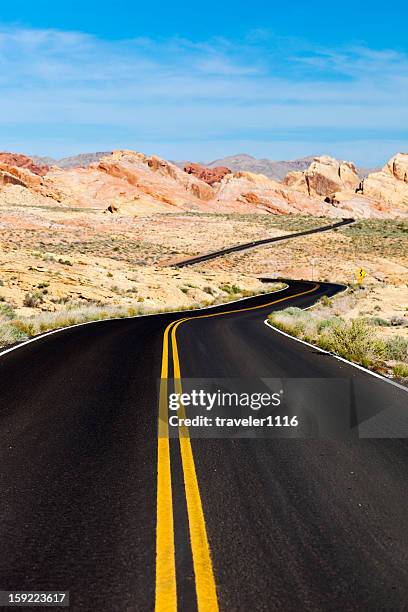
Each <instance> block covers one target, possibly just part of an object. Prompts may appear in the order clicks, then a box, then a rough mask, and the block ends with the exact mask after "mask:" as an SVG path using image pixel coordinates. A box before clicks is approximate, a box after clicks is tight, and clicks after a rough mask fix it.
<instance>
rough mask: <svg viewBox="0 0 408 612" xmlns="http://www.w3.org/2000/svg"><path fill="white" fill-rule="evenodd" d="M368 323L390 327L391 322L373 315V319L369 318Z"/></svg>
mask: <svg viewBox="0 0 408 612" xmlns="http://www.w3.org/2000/svg"><path fill="white" fill-rule="evenodd" d="M367 323H368V324H369V325H376V326H377V327H390V325H391V323H390V322H389V321H387V320H386V319H382V318H381V317H372V318H371V319H367Z"/></svg>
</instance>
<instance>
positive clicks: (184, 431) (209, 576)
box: [171, 319, 218, 612]
mask: <svg viewBox="0 0 408 612" xmlns="http://www.w3.org/2000/svg"><path fill="white" fill-rule="evenodd" d="M184 320H186V319H182V320H181V321H178V322H177V323H176V324H175V325H174V327H173V329H172V331H171V339H172V345H173V367H174V379H175V380H174V386H175V392H176V393H182V386H181V375H180V362H179V356H178V349H177V341H176V331H177V327H178V326H179V325H180V324H181V323H183V321H184ZM179 412H180V417H181V418H185V411H184V406H181V407H180V411H179ZM179 440H180V451H181V461H182V465H183V474H184V488H185V492H186V502H187V514H188V522H189V528H190V541H191V551H192V555H193V566H194V575H195V586H196V594H197V607H198V610H199V611H200V612H217V610H218V601H217V591H216V587H215V580H214V572H213V567H212V561H211V554H210V546H209V544H208V538H207V530H206V526H205V518H204V512H203V506H202V503H201V496H200V489H199V487H198V480H197V473H196V469H195V464H194V456H193V449H192V448H191V441H190V436H189V432H188V427H185V426H183V427H182V428H180V430H179Z"/></svg>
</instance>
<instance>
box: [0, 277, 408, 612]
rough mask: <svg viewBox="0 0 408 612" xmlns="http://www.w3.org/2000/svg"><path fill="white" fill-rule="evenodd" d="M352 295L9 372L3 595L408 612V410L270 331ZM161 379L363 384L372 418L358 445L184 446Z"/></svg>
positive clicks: (193, 319)
mask: <svg viewBox="0 0 408 612" xmlns="http://www.w3.org/2000/svg"><path fill="white" fill-rule="evenodd" d="M341 289H343V287H342V286H339V285H334V284H328V283H311V282H306V281H296V282H295V281H288V287H287V288H286V289H285V290H283V291H280V292H277V293H272V294H267V295H262V296H258V297H254V298H248V299H245V300H242V301H239V302H235V303H232V304H230V305H222V306H217V307H216V308H212V309H207V310H202V311H195V312H191V313H180V314H177V313H174V314H167V315H156V316H149V317H139V318H132V319H126V320H111V321H103V322H98V323H94V324H87V325H82V326H78V327H74V328H71V329H65V330H62V331H61V332H58V333H56V334H53V335H48V336H43V337H41V338H39V339H38V340H36V341H35V342H32V343H30V344H26V345H25V346H22V347H20V348H17V349H16V350H13V351H11V352H8V353H6V354H4V355H2V356H0V389H1V398H2V401H1V411H0V440H1V446H0V455H1V456H0V461H1V470H0V492H1V522H0V538H1V546H2V555H1V557H0V585H1V588H2V589H7V590H20V589H25V590H69V591H70V600H71V609H72V610H87V611H98V612H99V611H100V610H109V611H110V612H115V611H118V612H123V610H135V611H136V610H151V609H153V608H154V606H155V605H156V609H157V610H164V609H167V610H174V609H175V608H176V606H178V608H179V609H180V610H197V609H199V610H203V611H206V610H217V609H221V610H227V611H230V610H252V609H255V610H285V611H291V610H293V611H295V610H299V609H302V610H325V611H326V610H379V609H381V610H384V609H387V610H388V609H389V610H391V609H392V610H403V609H404V607H405V605H406V601H407V594H408V567H407V554H406V552H407V545H408V517H407V513H406V507H407V504H408V492H407V486H406V462H407V458H408V445H407V444H406V441H405V440H403V439H398V438H399V437H402V435H404V434H405V435H406V434H407V433H408V419H407V417H406V416H405V415H406V409H407V394H406V392H405V391H404V390H403V389H400V388H397V387H394V386H392V385H391V384H389V383H387V382H385V381H383V380H381V379H378V378H374V377H373V376H371V375H369V374H368V373H366V372H364V371H361V370H359V369H356V368H354V367H352V366H350V365H348V364H345V363H343V362H340V361H338V360H336V359H334V358H333V357H331V356H329V355H326V354H323V353H321V352H319V351H317V350H315V349H313V348H311V347H308V346H305V345H302V344H300V343H298V342H296V341H294V340H292V339H290V338H287V337H285V336H283V335H281V334H279V333H277V332H274V331H273V330H271V329H270V328H268V327H267V326H266V325H264V323H263V321H264V319H265V318H266V316H267V314H268V313H269V312H271V311H272V310H274V309H276V308H283V307H286V306H289V305H292V306H299V307H302V308H303V307H307V306H310V305H312V304H313V303H314V302H315V301H316V300H317V299H318V298H320V297H322V296H323V295H328V296H330V295H333V294H335V293H336V292H338V291H339V290H341ZM161 375H162V376H164V378H165V377H166V376H176V377H178V376H180V377H209V378H210V377H271V378H280V379H283V378H287V377H289V378H327V379H331V378H332V379H337V378H346V379H347V380H349V381H352V382H353V384H354V386H355V388H359V389H360V392H361V393H363V396H364V397H365V398H366V399H367V405H368V406H370V408H371V409H372V411H371V414H370V415H369V416H368V417H367V415H366V418H365V420H364V419H362V421H364V422H362V423H361V425H360V426H358V425H357V424H356V422H354V428H353V431H352V433H351V435H350V436H349V437H347V438H346V439H343V438H339V439H335V438H334V439H325V440H321V439H307V440H302V439H273V440H267V439H234V438H231V439H194V438H191V439H190V438H188V437H187V438H180V439H168V438H167V437H166V435H164V436H163V435H162V436H160V437H158V379H159V378H160V376H161ZM331 399H333V400H334V397H333V398H330V397H328V398H327V409H328V410H331ZM376 407H377V408H376ZM383 408H387V410H383ZM345 409H347V410H348V409H349V408H348V407H346V408H345ZM160 410H164V411H166V410H167V405H166V402H164V403H162V405H161V407H160ZM370 417H372V418H370ZM359 430H360V435H361V434H363V435H364V436H370V437H365V438H364V439H359V438H358V433H359ZM162 433H163V432H162ZM384 435H386V436H391V438H392V439H383V436H384Z"/></svg>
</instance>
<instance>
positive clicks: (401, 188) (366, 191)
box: [361, 153, 408, 209]
mask: <svg viewBox="0 0 408 612" xmlns="http://www.w3.org/2000/svg"><path fill="white" fill-rule="evenodd" d="M361 192H362V194H363V195H365V196H367V197H369V198H373V199H375V200H379V201H381V202H384V203H385V204H388V205H390V206H394V207H401V208H403V209H406V207H408V153H398V154H397V155H395V156H394V157H392V158H391V159H390V161H389V162H388V163H387V164H386V165H385V166H384V168H383V169H382V170H381V171H380V172H373V173H372V174H369V175H368V177H367V178H366V179H364V181H363V182H362V185H361Z"/></svg>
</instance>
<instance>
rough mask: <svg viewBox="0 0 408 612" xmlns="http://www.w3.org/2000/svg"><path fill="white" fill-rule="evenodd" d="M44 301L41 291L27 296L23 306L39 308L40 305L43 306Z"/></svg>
mask: <svg viewBox="0 0 408 612" xmlns="http://www.w3.org/2000/svg"><path fill="white" fill-rule="evenodd" d="M43 301H44V298H43V294H42V293H40V292H39V291H35V292H34V293H26V294H25V296H24V301H23V304H24V306H28V307H29V308H35V307H36V306H39V304H42V303H43Z"/></svg>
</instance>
